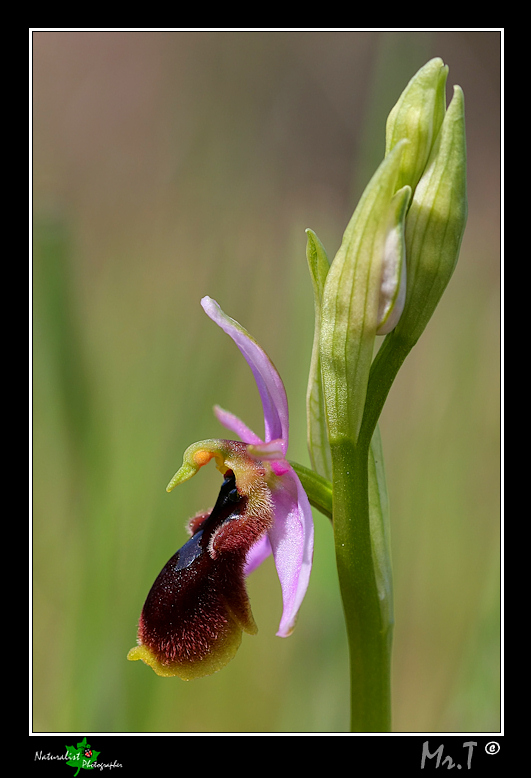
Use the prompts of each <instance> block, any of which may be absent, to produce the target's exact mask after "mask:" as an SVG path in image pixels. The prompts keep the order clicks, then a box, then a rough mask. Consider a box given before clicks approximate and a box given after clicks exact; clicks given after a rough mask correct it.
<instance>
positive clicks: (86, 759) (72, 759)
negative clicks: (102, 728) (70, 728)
mask: <svg viewBox="0 0 531 778" xmlns="http://www.w3.org/2000/svg"><path fill="white" fill-rule="evenodd" d="M66 753H67V756H68V761H67V765H69V767H77V770H76V773H75V775H74V778H75V777H76V775H77V774H78V773H79V771H80V770H81V769H83V770H91V769H92V767H93V765H94V762H95V761H96V760H97V758H98V756H99V755H100V753H101V751H94V750H93V749H92V748H91V747H90V744H89V743H87V738H86V737H84V738H83V740H82V741H81V743H78V744H77V747H76V748H74V746H66Z"/></svg>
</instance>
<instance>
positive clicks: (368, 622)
mask: <svg viewBox="0 0 531 778" xmlns="http://www.w3.org/2000/svg"><path fill="white" fill-rule="evenodd" d="M331 452H332V462H333V471H334V478H333V494H334V498H333V504H334V537H335V547H336V559H337V568H338V574H339V584H340V587H341V596H342V600H343V608H344V611H345V621H346V625H347V634H348V642H349V650H350V683H351V731H352V732H389V731H390V729H391V689H390V687H391V681H390V667H391V634H392V620H391V619H390V618H389V617H388V610H387V607H382V601H381V598H380V596H379V589H378V581H377V577H376V576H377V571H376V565H375V561H374V557H373V547H372V543H371V517H370V510H369V505H370V503H369V470H368V460H369V447H368V446H361V445H357V446H354V445H353V443H352V441H350V440H348V439H342V440H339V441H336V442H331ZM386 605H387V604H386Z"/></svg>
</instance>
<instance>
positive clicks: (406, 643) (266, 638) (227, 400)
mask: <svg viewBox="0 0 531 778" xmlns="http://www.w3.org/2000/svg"><path fill="white" fill-rule="evenodd" d="M433 56H440V57H442V58H443V59H444V61H445V63H446V64H448V65H449V67H450V74H449V81H448V99H450V97H451V94H452V85H453V84H455V83H457V84H460V85H461V86H462V88H463V89H464V93H465V100H466V116H467V135H468V155H469V221H468V228H467V231H466V234H465V238H464V242H463V246H462V251H461V257H460V260H459V264H458V266H457V270H456V272H455V275H454V277H453V279H452V281H451V283H450V286H449V288H448V290H447V292H446V294H445V296H444V298H443V300H442V302H441V304H440V306H439V308H438V309H437V311H436V313H435V315H434V317H433V319H432V320H431V322H430V324H429V326H428V328H427V330H426V332H425V334H424V336H423V338H422V339H421V341H420V342H419V344H418V345H417V347H416V348H415V350H414V351H413V353H412V354H411V355H410V357H409V358H408V360H407V362H406V364H405V365H404V367H403V368H402V370H401V372H400V374H399V376H398V379H397V381H396V383H395V385H394V387H393V389H392V392H391V395H390V397H389V400H388V403H387V406H386V408H385V411H384V415H383V417H382V420H381V429H382V436H383V441H384V449H385V454H386V469H387V478H388V486H389V493H390V503H391V512H392V514H391V518H392V544H393V563H394V574H395V590H396V591H395V596H396V632H395V648H394V672H393V686H394V700H393V707H394V728H395V730H396V731H408V732H409V731H495V730H497V729H499V726H500V718H499V711H500V669H499V658H500V624H499V608H500V604H499V588H500V584H499V554H500V520H499V514H500V510H499V497H500V495H499V491H500V479H499V469H500V461H499V446H500V442H499V423H500V420H499V383H500V369H499V316H500V310H499V293H500V291H499V290H500V284H499V268H500V255H499V245H500V232H499V209H500V202H499V188H500V155H499V144H500V80H499V79H500V34H499V33H498V32H495V31H494V32H489V31H487V32H481V31H475V32H470V31H467V32H464V31H450V32H440V31H437V32H429V31H428V32H424V31H409V32H408V31H403V32H392V31H391V32H386V31H365V32H364V31H349V30H339V31H281V30H277V31H275V30H273V31H207V30H204V31H196V32H193V31H188V32H186V31H171V30H168V31H161V32H156V31H153V32H149V31H146V32H142V31H137V32H135V31H131V32H126V31H123V32H122V31H108V32H107V31H94V32H90V31H86V32H83V31H80V32H76V31H72V32H68V31H64V32H61V31H49V32H47V31H42V32H34V33H33V133H34V135H33V152H34V172H33V187H34V190H33V193H34V265H33V321H34V354H33V379H34V390H33V391H34V396H33V526H32V528H33V545H32V553H33V607H34V621H33V639H34V649H33V669H34V676H33V698H32V705H33V727H34V730H35V731H50V732H56V731H74V730H75V731H78V732H89V731H90V732H94V731H97V732H106V731H107V732H137V731H138V732H142V731H147V732H150V731H161V732H166V731H180V732H335V731H337V732H341V731H345V730H346V729H347V728H348V719H349V701H348V666H347V646H346V639H345V629H344V624H343V618H342V609H341V602H340V599H339V594H338V586H337V580H336V573H335V563H334V550H333V541H332V531H331V527H330V525H329V523H328V522H327V520H326V519H325V518H324V517H323V516H321V515H320V514H318V513H316V514H315V525H316V545H315V557H314V568H313V573H312V578H311V582H310V587H309V591H308V595H307V597H306V600H305V602H304V604H303V607H302V610H301V612H300V616H299V623H298V626H297V629H296V631H295V633H294V634H293V636H292V637H290V638H289V639H287V640H283V639H280V638H277V637H275V632H276V629H277V626H278V622H279V618H280V613H281V597H280V589H279V583H278V579H277V578H276V576H275V572H274V567H273V564H272V563H271V561H270V560H269V561H268V562H267V563H266V564H264V565H263V567H262V568H261V569H260V570H258V571H257V572H256V573H255V574H253V576H252V577H251V578H250V579H249V590H250V596H251V601H252V606H253V612H254V616H255V619H256V621H257V623H258V626H259V633H258V635H257V636H256V637H250V636H247V635H244V638H243V643H242V646H241V648H240V651H239V653H238V655H237V657H236V659H235V660H234V661H233V662H231V663H230V665H229V666H228V667H227V668H226V669H225V670H223V671H222V672H221V673H218V674H216V675H214V676H212V677H209V678H205V679H202V680H198V681H194V682H190V683H185V682H182V681H180V680H179V679H177V678H175V679H163V678H159V677H157V676H156V675H155V674H154V673H153V672H152V671H151V670H150V669H148V668H147V667H145V666H144V665H141V664H140V663H132V662H127V661H126V654H127V651H128V650H129V648H131V647H132V646H133V645H134V644H135V640H136V625H137V620H138V616H139V614H140V610H141V607H142V604H143V601H144V598H145V596H146V594H147V592H148V590H149V588H150V586H151V584H152V582H153V580H154V578H155V576H156V575H157V574H158V572H159V571H160V569H161V568H162V566H163V565H164V564H165V562H166V561H167V559H168V558H169V557H170V556H171V555H172V554H173V553H174V552H175V551H176V550H177V548H178V547H179V546H180V545H182V543H183V542H184V541H185V539H186V537H187V536H186V533H185V529H184V525H185V521H186V520H187V518H189V517H190V516H191V515H193V514H194V513H195V512H197V511H198V510H200V509H203V508H208V507H209V506H211V505H212V504H213V502H214V500H215V497H216V495H217V491H218V489H219V485H220V481H219V478H218V477H217V474H216V472H215V470H214V468H213V467H209V468H205V470H203V471H202V472H201V474H200V475H199V476H198V477H197V478H195V479H193V480H192V481H190V482H188V483H186V484H185V485H183V486H181V487H179V488H178V489H177V490H175V491H174V492H172V494H171V495H168V494H167V493H166V492H165V487H166V484H167V482H168V480H169V479H170V477H171V476H172V475H173V473H174V472H175V471H176V470H177V468H178V467H179V465H180V463H181V458H182V453H183V451H184V449H185V448H186V447H187V446H188V445H189V444H190V443H192V442H194V441H196V440H200V439H202V438H206V437H216V436H222V435H223V434H224V432H223V430H222V428H221V427H220V425H219V424H218V422H217V421H216V420H215V418H214V416H213V414H212V406H213V405H214V403H219V404H220V405H222V406H223V407H226V408H228V409H230V410H232V411H233V412H235V413H237V414H238V415H240V416H241V417H242V418H243V419H245V421H246V422H247V423H248V424H249V425H250V426H251V427H254V428H255V429H256V430H257V431H258V432H260V431H261V430H262V418H261V407H260V402H259V398H258V394H257V391H256V388H255V386H254V383H253V380H252V376H251V373H250V371H249V369H248V367H247V365H246V364H245V362H244V360H243V359H242V358H241V357H240V355H239V353H238V352H237V350H236V348H235V347H234V344H233V343H232V342H231V341H230V339H229V338H227V337H226V336H225V335H224V334H223V333H222V332H221V331H220V330H218V328H217V327H215V325H214V324H213V323H212V322H210V320H209V319H208V318H207V317H206V316H205V314H204V313H203V311H202V309H201V307H200V305H199V300H200V298H201V297H202V296H203V295H206V294H208V295H210V296H212V297H214V298H215V299H216V300H218V302H219V303H220V304H221V306H222V307H223V308H224V310H225V311H226V312H228V313H229V314H230V315H231V316H233V317H234V318H236V319H238V320H239V321H240V322H242V324H243V325H244V326H245V327H246V328H247V329H248V330H249V331H250V332H251V333H252V334H253V335H254V336H255V337H256V338H257V340H258V341H259V342H260V343H261V345H262V346H263V347H264V348H265V349H266V350H267V352H268V353H269V355H270V356H271V358H272V359H273V361H274V362H275V364H276V366H277V368H278V369H279V372H280V373H281V375H282V376H283V379H284V382H285V384H286V389H287V392H288V397H289V401H290V410H291V441H290V456H291V458H292V459H295V460H298V461H299V462H301V463H303V464H309V460H308V455H307V452H306V443H305V434H306V433H305V389H306V377H307V371H308V366H309V359H310V351H311V342H312V335H313V300H312V292H311V285H310V281H309V277H308V273H307V268H306V259H305V246H306V236H305V233H304V229H305V228H306V227H311V228H312V229H313V230H315V232H316V233H317V234H318V235H319V237H320V238H321V240H322V241H323V243H324V244H325V246H326V248H327V250H328V253H329V255H330V256H333V255H334V253H335V251H336V250H337V248H338V247H339V243H340V241H341V236H342V233H343V230H344V228H345V226H346V224H347V222H348V219H349V218H350V215H351V213H352V211H353V209H354V207H355V204H356V202H357V199H358V197H359V195H360V193H361V191H362V190H363V187H364V186H365V184H366V183H367V181H368V179H369V177H370V175H372V173H373V172H374V170H375V168H376V166H377V165H378V164H379V162H380V160H381V159H382V156H383V150H384V132H385V130H384V128H385V118H386V116H387V114H388V112H389V110H390V109H391V107H392V106H393V104H394V102H395V100H396V99H397V98H398V96H399V94H400V92H401V90H402V89H403V88H404V87H405V85H406V83H407V81H408V80H409V78H410V77H411V76H412V75H413V74H414V72H415V71H416V70H417V69H418V68H419V67H420V66H421V65H423V64H424V63H425V62H426V61H427V60H428V59H430V58H431V57H433Z"/></svg>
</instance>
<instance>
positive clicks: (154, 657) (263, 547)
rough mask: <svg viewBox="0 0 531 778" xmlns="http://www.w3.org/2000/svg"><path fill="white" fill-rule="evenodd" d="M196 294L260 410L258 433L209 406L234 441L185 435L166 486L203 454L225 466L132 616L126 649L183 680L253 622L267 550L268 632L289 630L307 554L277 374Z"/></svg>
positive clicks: (307, 511)
mask: <svg viewBox="0 0 531 778" xmlns="http://www.w3.org/2000/svg"><path fill="white" fill-rule="evenodd" d="M201 304H202V306H203V309H204V310H205V312H206V313H207V315H208V316H209V317H210V318H211V319H212V320H213V321H214V322H215V323H216V324H218V325H219V326H220V327H221V329H222V330H224V332H226V333H227V335H229V336H230V337H231V338H232V339H233V341H234V342H235V343H236V345H237V346H238V348H239V350H240V352H241V353H242V355H243V356H244V358H245V359H246V361H247V363H248V365H249V367H250V368H251V370H252V373H253V375H254V378H255V381H256V384H257V386H258V391H259V394H260V398H261V400H262V406H263V411H264V439H263V440H262V439H261V438H260V437H258V435H256V434H255V433H254V432H253V431H251V430H250V429H249V428H248V427H247V426H246V425H245V424H244V423H243V421H241V420H240V419H239V418H237V417H236V416H234V415H233V414H232V413H229V412H228V411H225V410H223V409H222V408H220V407H218V406H216V407H215V409H214V410H215V414H216V416H217V418H218V420H219V421H220V422H221V423H222V424H223V425H224V426H225V427H226V428H228V429H229V430H231V432H233V433H235V434H236V435H237V436H238V437H239V438H240V441H234V440H214V439H210V440H204V441H200V442H199V443H194V444H193V445H192V446H190V447H189V448H188V449H187V450H186V451H185V454H184V458H183V465H182V467H181V468H180V469H179V470H178V471H177V473H176V474H175V475H174V477H173V478H172V479H171V481H170V483H169V484H168V487H167V490H168V491H171V490H172V489H173V487H174V486H176V485H177V484H179V483H182V482H183V481H186V480H188V479H189V478H191V477H192V476H193V475H195V473H196V472H197V471H198V470H199V469H200V468H201V467H202V466H203V465H205V464H207V463H208V462H209V461H210V460H211V459H214V460H215V463H216V466H217V468H218V470H219V471H220V472H221V473H222V474H223V476H224V481H223V485H222V487H221V490H220V494H219V497H218V500H217V502H216V505H215V506H214V508H213V509H212V511H210V512H208V513H202V514H199V515H198V516H196V517H194V518H193V519H192V520H191V521H190V523H189V531H190V534H191V537H190V539H189V540H188V542H187V543H185V545H184V546H183V547H182V548H181V549H180V550H179V551H177V553H176V554H175V555H174V556H173V557H172V558H171V559H170V560H169V562H168V563H167V564H166V565H165V567H164V568H163V570H162V571H161V573H160V574H159V576H158V578H157V579H156V581H155V583H154V584H153V587H152V588H151V591H150V593H149V594H148V597H147V599H146V602H145V604H144V608H143V610H142V615H141V617H140V623H139V629H138V645H137V646H136V647H135V648H133V649H131V651H130V652H129V654H128V658H129V659H132V660H136V659H141V660H143V661H144V662H145V663H146V664H148V665H150V666H151V667H152V668H153V670H155V672H156V673H157V674H158V675H163V676H173V675H177V676H179V677H181V678H183V679H185V680H188V679H191V678H197V677H201V676H203V675H209V674H211V673H213V672H216V671H217V670H219V669H221V668H222V667H223V666H224V665H226V664H227V662H228V661H229V660H230V659H232V657H233V656H234V654H235V653H236V651H237V649H238V646H239V645H240V642H241V635H242V630H243V631H245V632H247V633H250V634H254V633H255V632H256V631H257V630H256V625H255V622H254V619H253V616H252V612H251V608H250V604H249V599H248V596H247V591H246V588H245V576H247V575H249V574H250V573H251V572H252V571H253V570H254V569H256V567H257V566H258V565H259V564H261V562H262V561H263V560H264V559H265V558H266V557H267V556H269V555H270V554H271V553H272V554H273V558H274V561H275V565H276V569H277V572H278V577H279V580H280V585H281V589H282V598H283V612H282V617H281V620H280V625H279V628H278V632H277V635H278V636H279V637H287V636H288V635H290V634H291V632H292V630H293V628H294V626H295V620H296V617H297V613H298V610H299V608H300V605H301V603H302V600H303V599H304V595H305V593H306V590H307V587H308V581H309V577H310V571H311V566H312V556H313V518H312V512H311V508H310V503H309V501H308V497H307V495H306V492H305V491H304V489H303V487H302V484H301V482H300V480H299V478H298V476H297V474H296V473H295V471H294V470H293V468H292V466H291V465H290V464H289V462H288V461H287V459H286V454H287V449H288V436H289V421H288V403H287V398H286V391H285V389H284V385H283V383H282V380H281V378H280V376H279V374H278V372H277V370H276V368H275V367H274V365H273V363H272V362H271V360H270V359H269V357H268V356H267V354H266V353H265V352H264V351H263V349H262V348H261V347H260V346H259V345H258V343H256V341H255V340H254V339H253V338H252V337H251V336H250V335H249V333H248V332H247V331H246V330H245V329H244V328H243V327H242V326H241V325H240V324H238V322H236V321H234V320H233V319H231V318H230V317H228V316H227V315H226V314H225V313H223V311H222V310H221V308H220V307H219V305H218V304H217V303H216V302H215V301H214V300H212V299H211V298H210V297H204V298H203V300H202V301H201Z"/></svg>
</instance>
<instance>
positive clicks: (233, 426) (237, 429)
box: [214, 405, 262, 445]
mask: <svg viewBox="0 0 531 778" xmlns="http://www.w3.org/2000/svg"><path fill="white" fill-rule="evenodd" d="M214 413H215V414H216V418H217V420H218V421H219V422H221V424H223V426H224V427H226V428H227V429H228V430H230V431H231V432H234V433H236V435H237V436H238V437H239V438H240V440H242V441H243V442H244V443H254V444H255V445H259V444H260V443H262V441H261V440H260V438H259V437H258V435H255V434H254V432H253V431H252V430H251V429H249V427H248V426H247V425H246V424H244V423H243V421H241V419H239V418H238V417H237V416H235V415H234V414H233V413H230V412H229V411H226V410H224V409H223V408H220V407H219V405H215V406H214Z"/></svg>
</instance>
